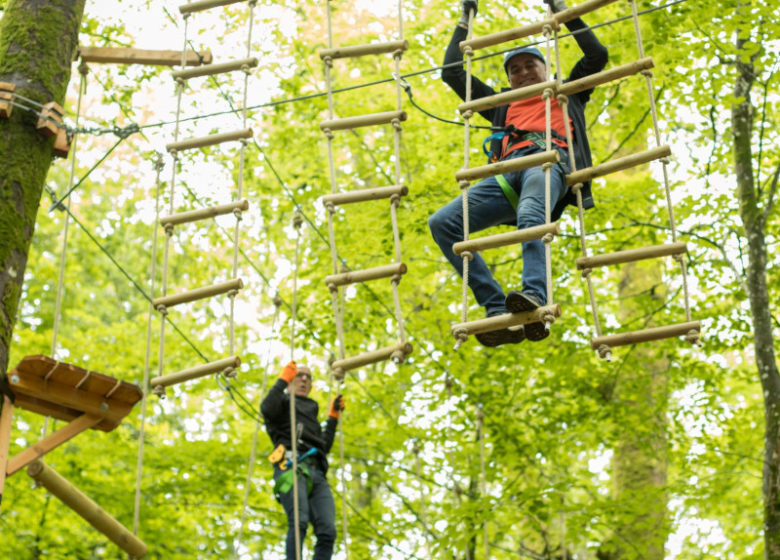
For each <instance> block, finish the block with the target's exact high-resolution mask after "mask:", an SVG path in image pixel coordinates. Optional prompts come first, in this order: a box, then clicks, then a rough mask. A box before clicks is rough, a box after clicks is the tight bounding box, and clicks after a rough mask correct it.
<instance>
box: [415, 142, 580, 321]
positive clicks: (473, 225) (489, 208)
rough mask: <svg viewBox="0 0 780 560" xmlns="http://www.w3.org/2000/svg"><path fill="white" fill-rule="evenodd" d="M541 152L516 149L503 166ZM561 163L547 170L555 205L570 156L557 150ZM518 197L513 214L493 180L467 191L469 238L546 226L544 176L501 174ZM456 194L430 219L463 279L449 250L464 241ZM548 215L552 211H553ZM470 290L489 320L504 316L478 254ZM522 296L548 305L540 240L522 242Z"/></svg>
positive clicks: (537, 170) (534, 171)
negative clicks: (500, 229)
mask: <svg viewBox="0 0 780 560" xmlns="http://www.w3.org/2000/svg"><path fill="white" fill-rule="evenodd" d="M538 151H541V150H539V148H537V147H536V146H529V147H527V148H522V149H520V150H517V151H515V152H513V153H511V154H509V156H507V158H505V160H504V161H506V160H510V159H513V158H516V157H520V156H525V155H528V154H532V153H534V152H538ZM558 153H559V154H560V156H561V163H560V164H557V165H554V166H553V167H552V169H551V170H550V204H551V206H553V207H554V206H555V204H556V203H557V202H558V200H560V199H561V197H563V195H564V194H565V192H566V177H565V174H566V173H567V168H568V159H569V158H568V154H567V152H566V150H564V149H558ZM504 177H505V178H506V180H507V182H508V183H509V184H510V185H511V186H512V187H513V188H514V189H515V192H517V193H518V196H519V200H518V203H517V211H515V209H514V208H512V205H511V204H510V203H509V201H508V200H507V198H506V195H504V191H503V190H501V186H500V185H499V184H498V181H497V180H496V178H495V177H488V178H486V179H483V180H482V181H480V182H479V183H477V184H476V185H474V186H472V187H471V188H469V190H468V196H469V233H475V232H478V231H481V230H483V229H486V228H489V227H492V226H496V225H499V224H505V223H515V224H517V228H518V229H525V228H529V227H532V226H538V225H541V224H544V218H545V211H544V171H542V168H541V167H532V168H530V169H523V170H521V171H515V172H513V173H507V174H505V175H504ZM462 196H463V195H459V196H458V197H457V198H456V199H455V200H453V201H452V202H450V203H449V204H447V205H446V206H443V207H442V208H440V209H439V210H438V211H437V212H436V213H435V214H433V215H432V216H431V217H430V218H428V227H429V228H430V229H431V234H432V235H433V239H434V240H435V241H436V243H437V244H438V245H439V248H440V249H441V252H442V253H444V256H445V257H446V258H447V260H448V261H450V264H451V265H452V266H453V267H454V268H455V270H457V271H458V274H460V275H461V277H462V276H463V258H462V257H459V256H457V255H455V253H454V252H453V251H452V245H453V243H456V242H458V241H463V202H462ZM551 210H552V209H551ZM469 288H471V291H472V292H473V293H474V297H475V298H476V300H477V303H479V305H481V306H482V307H484V308H485V311H486V312H487V314H488V315H496V314H499V313H506V306H505V304H504V291H503V290H502V289H501V286H500V285H499V284H498V282H496V280H495V279H494V278H493V275H492V274H491V272H490V270H489V269H488V267H487V265H486V264H485V261H484V260H483V259H482V256H481V255H479V253H476V254H475V255H474V259H473V260H472V261H471V262H470V263H469ZM523 292H524V293H526V294H528V295H530V296H531V297H533V298H535V299H536V300H537V301H539V303H541V304H542V305H544V304H545V303H547V277H546V270H545V259H544V243H543V242H542V241H541V240H540V239H536V240H534V241H528V242H526V243H523Z"/></svg>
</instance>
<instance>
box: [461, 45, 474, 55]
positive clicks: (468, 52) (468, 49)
mask: <svg viewBox="0 0 780 560" xmlns="http://www.w3.org/2000/svg"><path fill="white" fill-rule="evenodd" d="M463 56H474V49H472V48H471V46H467V47H466V48H465V49H463Z"/></svg>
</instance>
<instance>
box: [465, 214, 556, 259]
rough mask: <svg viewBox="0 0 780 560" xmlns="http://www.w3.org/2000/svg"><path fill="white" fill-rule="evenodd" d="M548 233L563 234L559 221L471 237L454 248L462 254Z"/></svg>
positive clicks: (516, 242) (522, 240)
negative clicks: (475, 237)
mask: <svg viewBox="0 0 780 560" xmlns="http://www.w3.org/2000/svg"><path fill="white" fill-rule="evenodd" d="M548 233H552V234H553V235H560V234H561V228H560V226H559V225H558V222H552V223H550V224H542V225H540V226H533V227H530V228H525V229H520V230H517V231H509V232H506V233H499V234H496V235H488V236H486V237H479V238H477V239H469V240H468V241H458V242H457V243H454V244H453V245H452V250H453V251H454V252H455V254H456V255H460V254H461V253H463V252H464V251H471V252H472V253H473V252H476V251H484V250H486V249H495V248H497V247H506V246H507V245H516V244H518V243H525V242H526V241H533V240H534V239H541V238H542V237H544V236H545V235H547V234H548Z"/></svg>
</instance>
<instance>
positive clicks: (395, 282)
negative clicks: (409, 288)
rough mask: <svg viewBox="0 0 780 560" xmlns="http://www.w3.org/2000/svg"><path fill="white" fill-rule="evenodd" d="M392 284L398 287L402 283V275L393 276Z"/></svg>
mask: <svg viewBox="0 0 780 560" xmlns="http://www.w3.org/2000/svg"><path fill="white" fill-rule="evenodd" d="M390 283H391V284H395V285H396V286H397V285H398V284H400V283H401V275H400V274H393V275H392V276H391V277H390Z"/></svg>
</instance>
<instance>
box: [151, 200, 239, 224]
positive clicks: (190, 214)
mask: <svg viewBox="0 0 780 560" xmlns="http://www.w3.org/2000/svg"><path fill="white" fill-rule="evenodd" d="M248 208H249V202H248V201H246V200H241V201H239V202H230V203H228V204H220V205H217V206H210V207H208V208H200V209H198V210H189V211H187V212H179V213H178V214H171V215H170V216H163V217H162V218H160V225H161V226H163V227H165V226H169V225H171V226H177V225H179V224H186V223H189V222H196V221H198V220H205V219H207V218H214V217H215V216H222V215H224V214H230V213H231V212H233V211H235V210H241V211H244V210H247V209H248Z"/></svg>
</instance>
